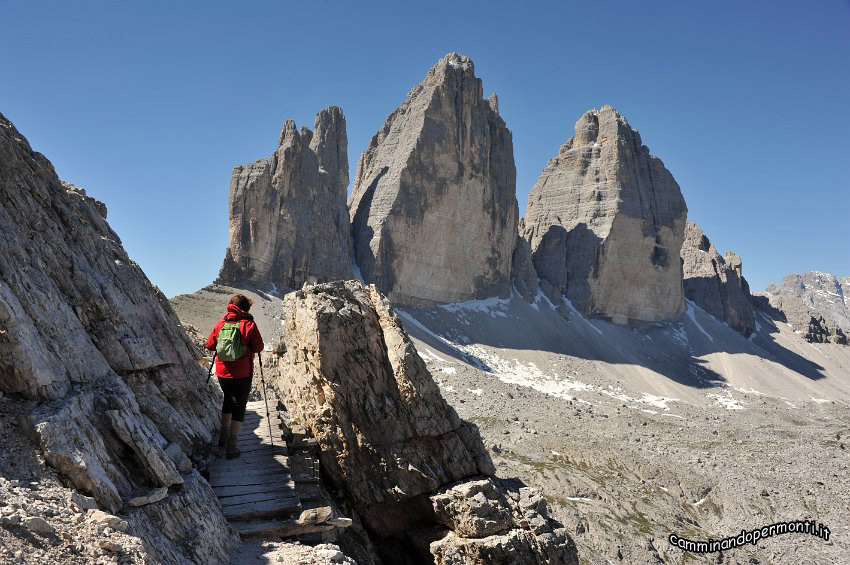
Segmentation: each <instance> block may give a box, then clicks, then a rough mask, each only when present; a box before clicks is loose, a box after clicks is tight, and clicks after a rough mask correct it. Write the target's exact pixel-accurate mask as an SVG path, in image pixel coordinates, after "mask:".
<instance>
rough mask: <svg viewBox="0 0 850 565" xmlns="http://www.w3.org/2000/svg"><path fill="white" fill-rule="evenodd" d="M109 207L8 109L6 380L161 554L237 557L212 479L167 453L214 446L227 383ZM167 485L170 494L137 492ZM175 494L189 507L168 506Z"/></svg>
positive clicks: (112, 506)
mask: <svg viewBox="0 0 850 565" xmlns="http://www.w3.org/2000/svg"><path fill="white" fill-rule="evenodd" d="M105 217H106V208H105V206H104V205H103V204H102V203H100V202H97V201H96V200H94V199H93V198H91V197H89V196H87V195H86V194H85V192H84V191H83V190H81V189H78V188H76V187H74V186H72V185H67V184H64V185H63V183H62V182H61V181H60V180H59V178H58V177H57V176H56V172H55V171H54V169H53V166H52V165H51V164H50V162H49V161H48V160H47V159H46V158H45V157H44V156H43V155H41V154H40V153H38V152H35V151H33V150H32V148H31V147H30V145H29V143H28V142H27V141H26V139H24V137H23V136H22V135H21V134H20V133H19V132H18V131H17V130H16V129H15V127H14V126H13V125H12V124H11V122H9V121H8V120H7V119H6V118H5V117H3V116H2V115H0V391H2V392H3V393H5V394H7V395H10V397H11V399H12V400H13V401H14V410H15V412H16V413H17V414H18V415H19V417H20V423H21V424H22V427H23V429H24V431H25V432H27V433H28V435H29V436H30V437H31V438H32V440H33V448H34V449H38V450H40V451H41V455H42V456H43V460H44V461H45V462H46V463H47V465H49V466H51V467H53V468H54V469H55V470H56V471H57V472H58V473H60V474H61V475H63V476H64V480H66V481H68V482H69V484H71V485H73V486H74V487H75V488H76V489H77V490H79V491H82V492H83V493H84V494H86V495H90V496H92V497H94V499H95V501H96V503H97V504H98V505H99V506H100V507H101V508H103V509H105V510H108V511H110V512H112V513H116V512H122V515H125V516H126V517H127V518H129V519H130V522H131V524H132V530H131V533H133V535H137V536H140V537H142V538H143V541H144V542H145V546H146V547H148V548H149V550H148V556H149V557H150V559H152V560H153V561H156V562H161V563H183V562H206V563H225V562H228V561H229V557H230V556H229V554H230V551H231V548H230V546H231V544H232V542H233V539H234V534H233V533H232V531H231V530H230V529H229V528H228V527H227V524H226V522H225V520H224V518H223V516H222V515H221V513H220V512H219V511H218V510H217V508H218V507H217V506H216V502H215V500H216V498H215V495H214V494H213V492H212V489H210V487H209V485H208V484H207V483H206V481H204V480H203V479H202V478H201V477H200V475H199V474H198V473H197V472H196V471H194V470H191V469H187V471H186V472H181V471H180V470H179V469H178V468H177V467H176V466H175V465H174V463H173V462H172V458H171V457H170V455H169V453H178V454H181V455H182V456H183V458H185V454H189V455H196V454H199V453H201V454H202V452H203V450H204V448H205V446H207V445H208V444H209V443H210V441H211V438H212V432H213V431H214V430H215V428H216V426H217V420H218V415H217V412H218V402H219V398H220V396H218V397H217V395H216V393H215V392H214V391H213V390H212V389H210V388H208V387H206V386H205V385H204V381H205V379H206V374H205V372H204V371H203V370H202V369H201V368H200V366H199V365H198V363H197V361H198V358H199V357H200V355H199V352H198V351H197V350H196V349H195V348H194V346H193V345H192V344H191V343H190V341H189V340H188V338H187V337H186V334H185V332H184V331H183V329H182V328H181V326H180V322H179V321H178V319H177V316H176V315H175V314H174V311H173V310H172V309H171V307H170V306H169V304H168V301H167V300H166V298H165V296H164V295H163V294H162V293H161V292H160V291H159V290H158V289H157V288H156V287H155V286H153V285H152V284H151V283H150V281H149V280H148V279H147V277H146V276H145V274H144V273H143V272H142V270H141V269H140V268H139V266H138V265H137V264H136V263H134V262H133V261H132V260H131V259H130V258H129V257H128V256H127V253H126V252H125V251H124V248H123V247H122V246H121V241H120V239H119V238H118V236H117V235H116V234H115V232H114V231H112V229H110V227H109V225H108V224H107V223H106V220H105ZM219 394H220V393H219ZM181 452H182V453H181ZM44 472H45V473H47V470H46V469H45V470H44ZM164 487H167V488H169V489H170V490H169V492H172V493H173V495H172V496H171V497H169V498H168V499H167V500H163V501H161V502H158V503H156V504H151V505H149V506H147V507H145V509H144V510H142V509H135V508H129V507H128V506H127V504H126V503H127V502H128V500H129V499H130V498H132V497H133V496H135V495H137V494H138V493H139V492H140V491H149V490H150V489H151V488H164ZM184 493H191V496H184ZM175 505H180V506H182V507H183V508H182V510H181V512H182V516H183V517H185V518H186V519H185V520H182V521H169V520H168V519H167V518H168V516H169V515H171V514H172V513H173V509H172V508H171V506H175ZM145 532H148V533H150V535H147V534H146V533H145ZM154 534H155V538H154V537H152V536H154Z"/></svg>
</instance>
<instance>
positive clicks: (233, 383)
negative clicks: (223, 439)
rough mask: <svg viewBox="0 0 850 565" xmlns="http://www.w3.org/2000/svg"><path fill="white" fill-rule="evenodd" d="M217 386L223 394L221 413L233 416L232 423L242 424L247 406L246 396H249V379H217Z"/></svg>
mask: <svg viewBox="0 0 850 565" xmlns="http://www.w3.org/2000/svg"><path fill="white" fill-rule="evenodd" d="M218 384H219V386H221V391H222V392H223V393H224V402H223V403H222V405H221V411H222V412H223V413H224V414H233V416H232V418H231V420H232V421H234V422H244V421H245V405H246V404H248V395H249V394H251V377H248V378H245V379H222V378H221V377H219V378H218Z"/></svg>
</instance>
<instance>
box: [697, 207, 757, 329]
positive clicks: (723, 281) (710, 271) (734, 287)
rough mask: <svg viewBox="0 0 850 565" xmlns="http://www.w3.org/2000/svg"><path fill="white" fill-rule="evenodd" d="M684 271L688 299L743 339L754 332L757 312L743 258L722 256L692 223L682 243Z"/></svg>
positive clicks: (733, 255)
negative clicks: (744, 272) (753, 304)
mask: <svg viewBox="0 0 850 565" xmlns="http://www.w3.org/2000/svg"><path fill="white" fill-rule="evenodd" d="M682 271H683V276H684V286H685V296H687V298H688V300H691V301H693V302H694V303H695V304H696V305H697V306H699V307H700V308H702V309H703V310H705V311H706V312H708V313H709V314H711V315H712V316H714V317H715V318H717V319H718V320H721V321H723V322H726V324H727V325H729V327H731V328H732V329H734V330H735V331H737V332H738V333H740V334H742V335H743V336H745V337H746V336H748V335H750V334H751V333H753V330H755V313H754V312H753V306H752V303H751V296H750V287H749V285H748V284H747V281H746V279H745V278H744V276H743V274H742V268H741V258H740V257H738V256H737V255H736V254H734V253H732V252H727V253H726V255H725V256H723V257H721V256H720V254H719V253H718V252H717V250H716V249H715V248H714V245H713V244H712V243H711V242H710V241H709V240H708V238H707V237H706V236H705V235H704V234H703V233H702V230H701V229H700V228H699V226H697V225H696V224H693V223H690V222H688V225H687V228H686V230H685V240H684V242H683V244H682Z"/></svg>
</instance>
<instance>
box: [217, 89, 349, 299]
mask: <svg viewBox="0 0 850 565" xmlns="http://www.w3.org/2000/svg"><path fill="white" fill-rule="evenodd" d="M347 190H348V138H347V136H346V132H345V116H344V115H343V113H342V110H341V109H339V108H337V107H336V106H331V107H330V108H327V109H325V110H322V111H321V112H319V113H318V114H317V115H316V122H315V127H314V131H310V130H309V129H307V128H306V127H302V128H301V131H300V132H299V131H298V129H297V128H296V125H295V122H294V121H292V120H289V121H287V122H286V123H285V124H284V126H283V131H282V133H281V135H280V144H279V146H278V148H277V150H276V151H275V153H274V155H272V156H271V157H269V158H268V159H261V160H259V161H257V162H255V163H251V164H249V165H244V166H240V167H235V168H234V169H233V176H232V178H231V180H230V242H229V244H228V247H227V254H226V256H225V259H224V265H223V266H222V268H221V273H220V275H219V280H220V281H221V282H223V283H227V284H236V285H238V284H245V283H248V284H254V285H258V286H261V287H266V288H268V287H280V289H281V290H283V289H284V288H300V287H301V285H302V284H304V283H305V282H308V281H312V282H315V281H325V280H332V279H338V278H351V277H352V275H353V271H352V266H351V265H352V248H351V235H350V231H349V218H348V209H347V208H346V204H345V200H346V191H347Z"/></svg>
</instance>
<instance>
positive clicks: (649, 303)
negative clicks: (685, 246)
mask: <svg viewBox="0 0 850 565" xmlns="http://www.w3.org/2000/svg"><path fill="white" fill-rule="evenodd" d="M575 132H576V133H575V137H573V138H571V139H569V140H568V141H567V142H566V143H565V144H564V145H563V146H561V150H560V152H559V153H558V155H557V156H555V157H554V158H552V159H551V160H550V161H549V163H548V164H547V165H546V168H545V169H543V173H542V174H541V175H540V177H539V178H538V179H537V182H536V183H535V185H534V187H533V188H532V190H531V193H530V195H529V197H528V208H527V210H526V216H525V229H524V231H523V236H524V237H525V238H526V239H527V240H528V241H529V243H530V244H531V250H532V257H533V262H534V267H535V269H536V270H537V275H538V276H539V277H540V279H541V280H542V281H545V284H544V285H543V286H544V287H545V288H549V289H550V290H551V291H553V292H554V293H558V292H560V293H563V294H564V295H566V297H567V298H568V299H569V300H570V301H571V302H572V303H573V305H574V306H575V307H576V308H577V309H579V310H580V311H581V312H583V313H585V314H589V315H593V316H599V317H604V318H610V319H612V320H613V321H615V322H618V323H625V322H632V321H636V322H640V321H658V320H666V319H671V318H674V317H676V316H677V315H679V314H680V313H681V312H682V311H683V309H684V293H683V290H682V269H681V264H680V262H679V252H680V250H681V247H682V239H683V237H684V230H685V219H686V216H687V207H686V206H685V201H684V199H683V198H682V193H681V191H680V190H679V185H678V184H676V181H675V180H674V179H673V175H671V174H670V172H669V171H668V170H667V169H666V168H665V167H664V164H663V163H662V162H661V160H660V159H658V158H657V157H654V156H652V155H650V153H649V149H648V148H647V147H646V146H645V145H643V143H642V141H641V137H640V134H638V132H637V131H636V130H634V129H632V128H631V126H629V124H628V122H626V119H625V118H624V117H622V116H621V115H620V114H619V113H617V111H616V110H614V109H613V108H611V107H610V106H603V107H602V108H601V109H600V110H590V111H588V112H586V113H585V114H584V115H583V116H582V117H581V118H580V119H579V120H578V122H576V126H575Z"/></svg>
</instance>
